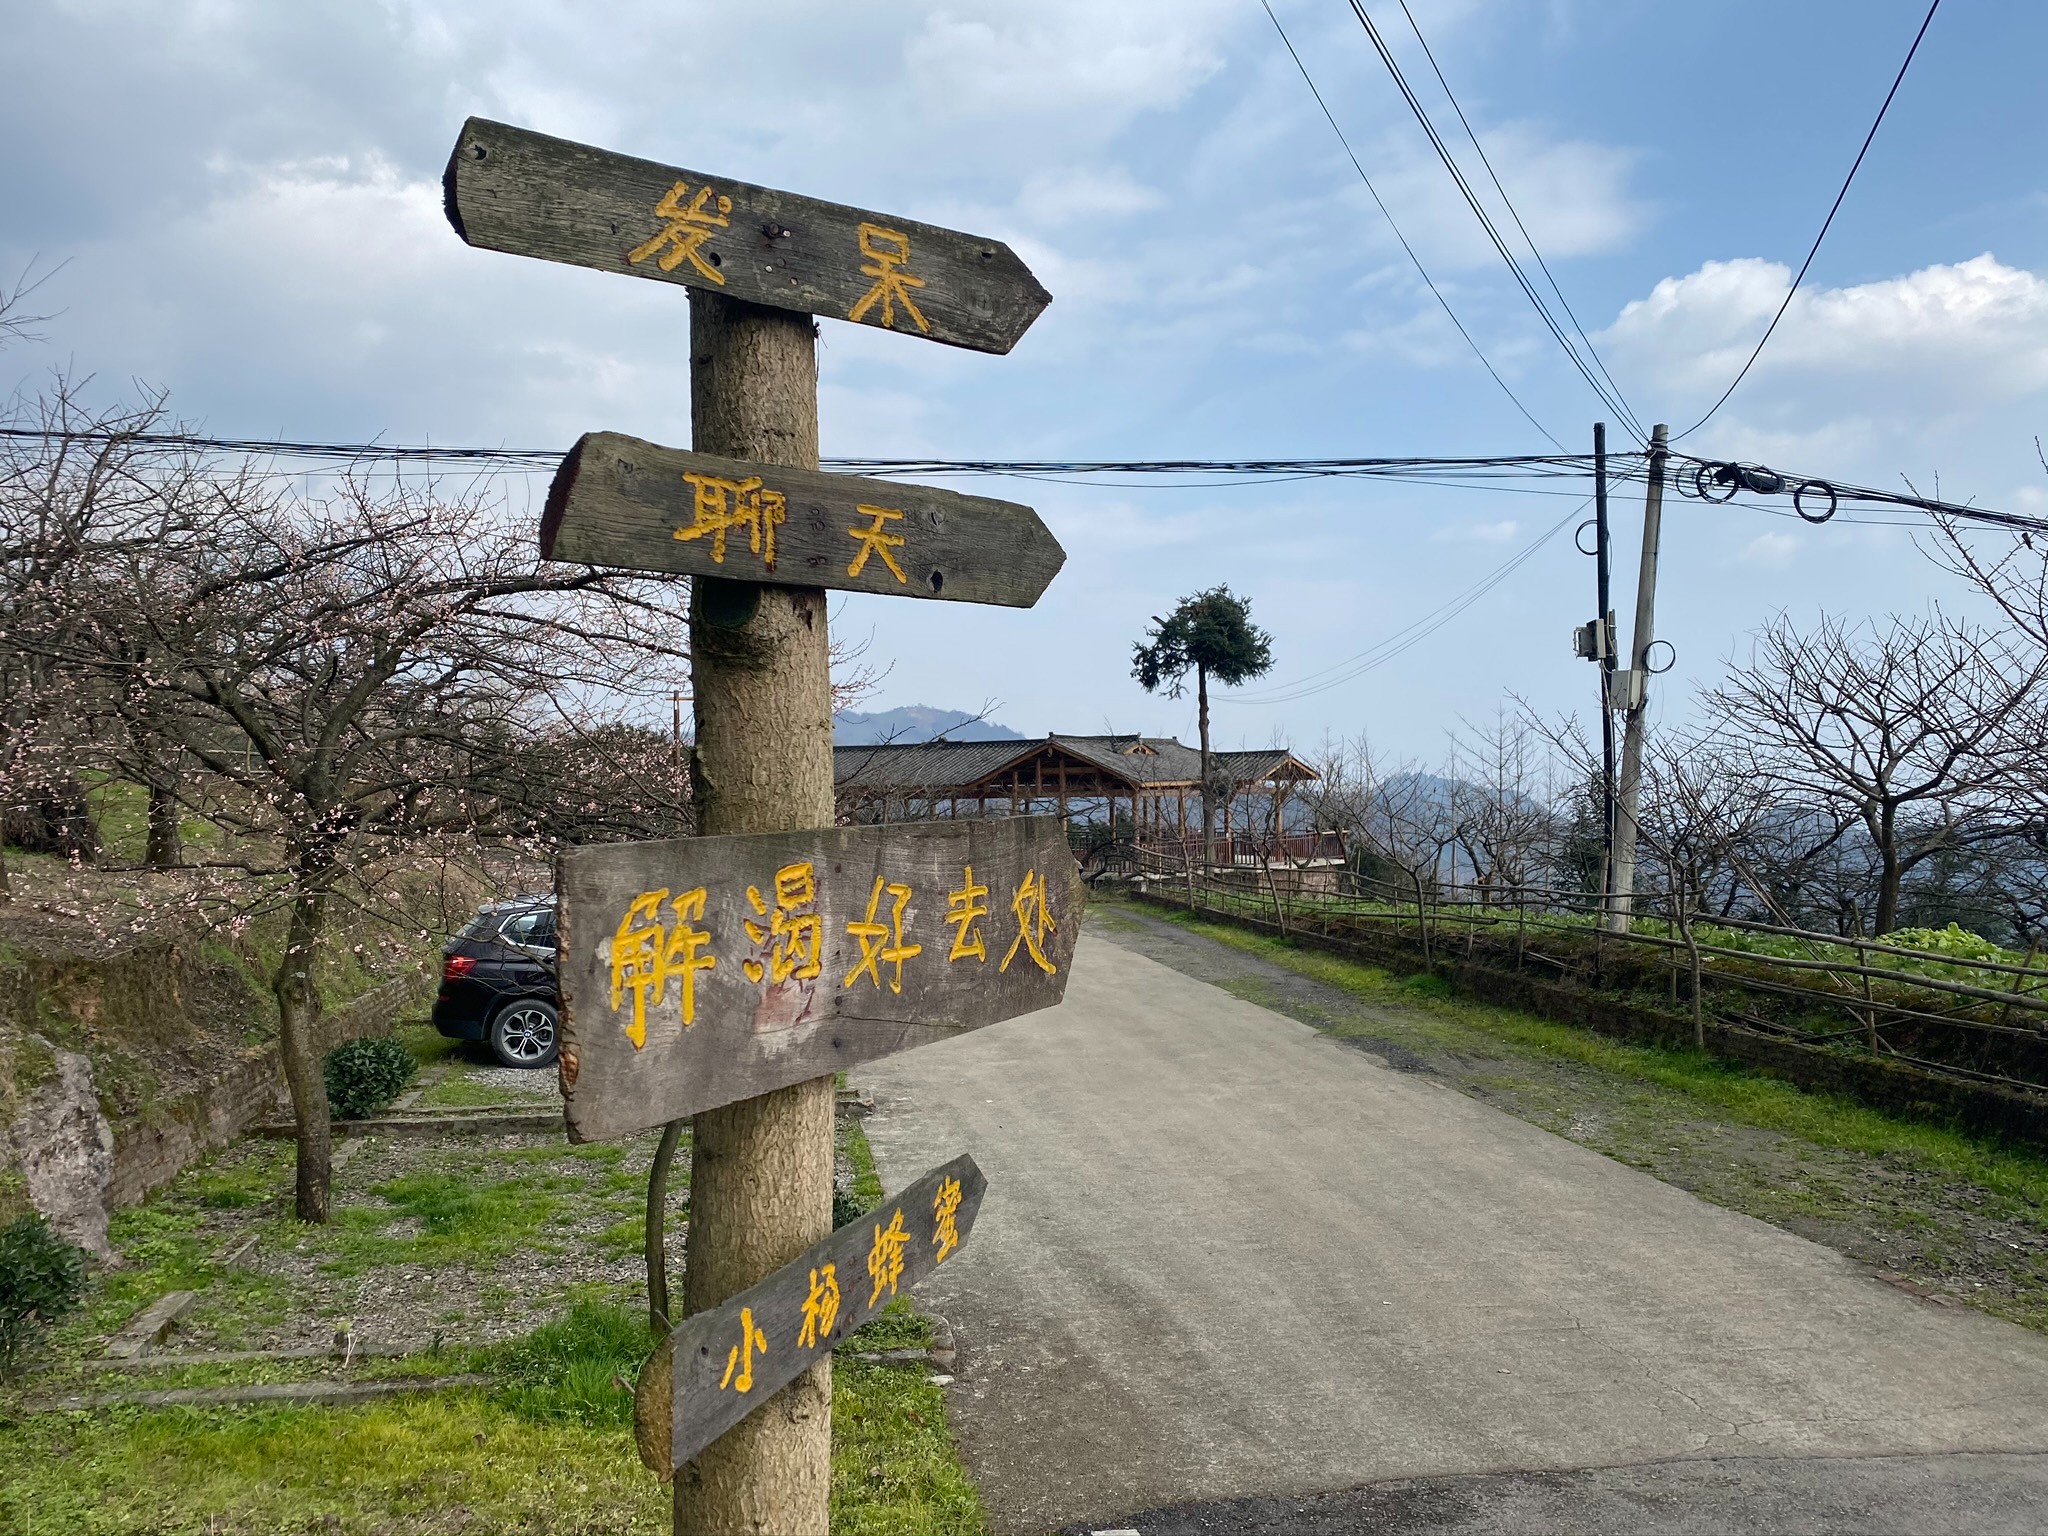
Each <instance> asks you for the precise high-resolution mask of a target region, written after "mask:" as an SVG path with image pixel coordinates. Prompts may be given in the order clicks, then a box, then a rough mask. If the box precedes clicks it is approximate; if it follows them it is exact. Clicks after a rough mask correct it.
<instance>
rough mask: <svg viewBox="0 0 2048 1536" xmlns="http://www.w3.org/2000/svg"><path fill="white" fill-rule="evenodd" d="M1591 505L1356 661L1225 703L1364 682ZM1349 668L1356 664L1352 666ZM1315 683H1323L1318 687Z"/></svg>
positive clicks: (1294, 697)
mask: <svg viewBox="0 0 2048 1536" xmlns="http://www.w3.org/2000/svg"><path fill="white" fill-rule="evenodd" d="M1591 500H1592V498H1591V497H1587V498H1586V500H1584V501H1581V502H1580V503H1579V504H1578V505H1577V506H1576V507H1574V508H1572V510H1571V511H1569V512H1567V513H1565V515H1564V516H1563V517H1562V518H1560V519H1558V521H1557V522H1555V523H1553V524H1552V525H1551V526H1550V528H1549V529H1548V530H1547V531H1546V532H1544V533H1542V534H1541V535H1539V536H1538V537H1537V538H1536V539H1535V540H1534V541H1533V542H1531V543H1530V544H1528V545H1526V546H1525V547H1523V548H1522V549H1521V550H1519V551H1517V552H1516V553H1515V554H1514V555H1512V556H1510V557H1509V558H1508V559H1507V561H1506V562H1504V563H1503V564H1501V565H1500V566H1498V567H1496V568H1495V569H1494V570H1492V571H1489V572H1488V573H1487V574H1486V575H1484V576H1482V577H1481V578H1480V579H1479V580H1478V581H1477V582H1475V583H1474V584H1473V585H1472V586H1469V587H1467V588H1466V589H1465V590H1464V591H1463V592H1460V593H1459V594H1458V595H1457V596H1456V597H1453V598H1452V599H1451V600H1450V601H1449V602H1446V603H1444V604H1443V605H1442V606H1441V607H1438V608H1434V609H1432V610H1430V611H1429V612H1428V613H1426V614H1424V615H1423V616H1422V617H1421V618H1419V619H1417V620H1415V622H1414V623H1412V624H1409V625H1407V626H1406V627H1404V628H1402V629H1398V630H1396V631H1394V633H1393V634H1391V635H1389V636H1387V637H1386V638H1385V639H1384V640H1381V641H1379V642H1378V643H1377V644H1375V645H1373V646H1370V647H1368V648H1367V649H1365V650H1363V651H1360V652H1359V653H1358V654H1357V655H1356V656H1351V657H1347V658H1346V659H1345V660H1343V661H1339V662H1334V663H1332V664H1331V665H1330V666H1327V667H1323V668H1321V669H1320V670H1318V671H1315V672H1310V673H1308V674H1307V675H1305V676H1303V677H1301V678H1297V679H1296V680H1295V681H1294V682H1292V683H1289V684H1286V685H1285V686H1283V687H1280V688H1278V689H1274V690H1271V691H1268V692H1263V693H1242V694H1235V693H1234V694H1230V695H1228V696H1227V701H1228V702H1230V703H1233V704H1292V703H1295V702H1296V701H1298V700H1301V699H1306V698H1309V697H1311V696H1313V695H1315V694H1318V693H1327V692H1328V691H1329V690H1330V689H1332V688H1338V687H1341V686H1343V685H1344V684H1345V683H1348V682H1351V681H1353V680H1354V679H1356V678H1360V677H1363V676H1364V675H1365V674H1366V673H1368V672H1370V671H1372V670H1374V669H1375V668H1377V667H1383V666H1385V665H1386V664H1387V663H1388V662H1390V661H1392V660H1394V659H1395V658H1396V657H1397V656H1400V655H1402V654H1403V653H1404V652H1407V651H1409V650H1412V649H1413V648H1414V647H1416V646H1418V645H1420V644H1421V643H1422V642H1423V641H1425V640H1427V639H1428V638H1429V637H1430V636H1431V635H1433V634H1435V633H1436V632H1437V631H1438V630H1440V629H1442V628H1443V627H1444V626H1445V625H1446V624H1448V623H1450V622H1451V620H1453V619H1455V618H1457V617H1458V616H1459V615H1460V614H1462V613H1463V612H1465V610H1466V609H1468V608H1470V607H1471V606H1472V605H1473V604H1474V603H1476V602H1478V601H1479V599H1481V598H1482V597H1484V596H1486V594H1487V593H1489V592H1491V591H1492V590H1493V589H1494V588H1495V587H1497V586H1499V585H1500V584H1501V583H1502V582H1503V581H1506V580H1507V579H1508V577H1509V576H1511V575H1513V574H1514V573H1515V572H1516V571H1517V570H1519V569H1521V567H1522V566H1523V565H1524V564H1525V563H1526V562H1527V561H1528V560H1529V559H1531V558H1532V557H1533V556H1534V555H1535V553H1536V551H1538V550H1539V549H1541V548H1542V547H1543V546H1544V545H1546V544H1548V543H1549V542H1550V541H1551V540H1552V539H1554V538H1556V537H1557V536H1558V534H1560V533H1562V532H1563V531H1564V530H1565V528H1566V527H1567V526H1569V525H1570V523H1571V520H1572V519H1573V518H1575V517H1577V516H1578V515H1579V514H1580V513H1581V512H1583V511H1585V510H1586V507H1587V505H1588V504H1589V503H1590V502H1591ZM1354 663H1357V665H1354ZM1333 672H1334V673H1338V674H1339V675H1337V676H1334V677H1332V676H1330V675H1329V674H1331V673H1333ZM1318 678H1322V679H1325V680H1324V681H1321V682H1318V681H1317V679H1318Z"/></svg>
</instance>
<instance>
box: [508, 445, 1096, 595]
mask: <svg viewBox="0 0 2048 1536" xmlns="http://www.w3.org/2000/svg"><path fill="white" fill-rule="evenodd" d="M540 552H541V554H542V555H543V556H544V557H545V558H547V559H550V560H577V561H582V562H584V563H585V564H589V565H613V566H619V567H622V568H624V569H626V570H634V571H676V572H680V573H681V574H683V575H686V576H726V577H730V578H735V579H739V580H747V581H778V582H785V583H788V584H790V585H794V586H806V587H836V588H839V589H841V590H843V591H848V592H880V593H886V594H888V595H890V596H893V597H928V598H940V599H944V600H947V601H951V602H958V603H1000V604H1005V605H1007V606H1009V607H1013V608H1028V607H1030V606H1031V605H1032V604H1033V603H1035V602H1037V601H1038V598H1039V594H1040V593H1042V592H1044V591H1045V588H1046V584H1047V583H1048V582H1050V581H1051V580H1052V579H1053V577H1054V576H1055V575H1056V574H1057V573H1058V571H1059V568H1060V567H1061V566H1062V565H1063V564H1065V563H1066V558H1067V556H1066V551H1064V550H1063V549H1061V548H1060V546H1059V541H1058V540H1057V539H1055V538H1054V537H1053V536H1052V533H1051V532H1050V530H1048V529H1047V528H1046V526H1045V524H1044V523H1042V522H1040V521H1039V518H1038V514H1037V513H1036V512H1034V511H1032V510H1031V508H1029V507H1025V506H1019V505H1018V504H1017V503H1015V502H1011V501H992V500H990V499H988V498H987V497H983V496H963V495H961V494H960V493H959V492H957V491H940V490H933V489H931V488H930V487H928V486H922V485H901V484H898V483H896V482H894V481H889V480H870V479H867V478H864V477H862V476H859V475H821V474H818V473H816V472H814V471H811V470H802V469H781V468H777V467H776V466H774V465H771V464H749V463H745V462H742V461H741V460H738V459H721V458H717V457H714V456H713V455H711V454H707V453H685V452H684V451H683V450H681V449H679V448H662V447H659V446H657V445H656V444H654V443H647V442H642V441H641V440H640V439H639V438H636V437H622V436H621V435H619V434H618V433H616V432H590V433H586V434H585V435H584V436H583V437H582V438H581V439H579V440H578V441H577V444H576V446H575V447H574V448H572V449H570V450H569V456H568V457H567V458H566V459H564V460H563V461H562V467H561V468H560V469H559V470H557V471H556V472H555V479H554V484H553V485H552V486H550V487H549V489H548V500H547V509H546V511H545V512H544V513H543V514H542V516H541V525H540Z"/></svg>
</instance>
